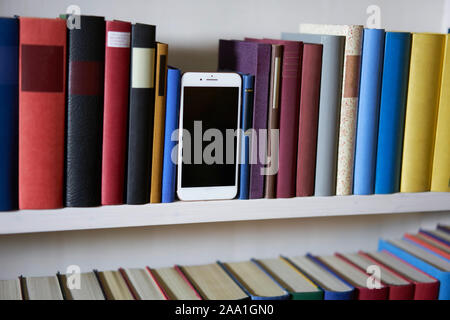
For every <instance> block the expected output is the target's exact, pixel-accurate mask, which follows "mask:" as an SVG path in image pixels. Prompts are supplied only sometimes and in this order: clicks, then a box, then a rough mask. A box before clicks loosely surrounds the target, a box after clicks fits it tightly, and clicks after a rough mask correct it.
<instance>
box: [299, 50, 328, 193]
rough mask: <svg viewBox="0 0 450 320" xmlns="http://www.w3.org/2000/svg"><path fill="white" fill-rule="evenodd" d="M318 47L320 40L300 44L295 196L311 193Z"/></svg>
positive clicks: (320, 54)
mask: <svg viewBox="0 0 450 320" xmlns="http://www.w3.org/2000/svg"><path fill="white" fill-rule="evenodd" d="M322 49H323V46H322V45H321V44H304V45H303V62H302V80H301V83H302V87H301V96H300V119H299V129H298V152H297V187H296V190H297V192H296V194H297V197H304V196H312V195H313V194H314V181H315V173H316V147H317V125H318V120H319V98H320V80H321V73H322Z"/></svg>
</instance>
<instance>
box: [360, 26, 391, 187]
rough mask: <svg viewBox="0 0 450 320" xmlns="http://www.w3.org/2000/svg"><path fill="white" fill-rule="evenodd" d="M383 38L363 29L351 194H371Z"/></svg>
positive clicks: (379, 34)
mask: <svg viewBox="0 0 450 320" xmlns="http://www.w3.org/2000/svg"><path fill="white" fill-rule="evenodd" d="M384 35H385V32H384V30H382V29H364V35H363V45H362V57H361V79H360V81H361V82H360V89H359V90H360V91H359V105H358V122H357V129H356V146H355V167H354V181H353V194H373V193H374V187H375V165H376V158H377V138H378V114H379V109H380V95H381V78H382V74H383V55H384Z"/></svg>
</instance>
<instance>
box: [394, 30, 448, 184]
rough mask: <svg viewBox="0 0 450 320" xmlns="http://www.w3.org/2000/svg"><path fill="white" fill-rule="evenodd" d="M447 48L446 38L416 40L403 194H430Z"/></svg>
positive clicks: (427, 36)
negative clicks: (442, 73)
mask: <svg viewBox="0 0 450 320" xmlns="http://www.w3.org/2000/svg"><path fill="white" fill-rule="evenodd" d="M444 46H445V35H438V34H414V35H413V37H412V46H411V66H410V74H409V84H408V98H407V104H406V117H405V133H404V143H403V160H402V173H401V182H400V191H401V192H424V191H430V184H431V171H432V161H433V149H434V140H435V132H436V131H435V129H436V116H437V109H438V104H439V92H440V86H441V71H442V61H443V52H444Z"/></svg>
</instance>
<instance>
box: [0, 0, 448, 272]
mask: <svg viewBox="0 0 450 320" xmlns="http://www.w3.org/2000/svg"><path fill="white" fill-rule="evenodd" d="M343 3H345V5H343ZM449 3H450V0H439V1H433V2H430V1H428V2H426V1H410V0H398V1H395V2H393V1H391V2H386V1H382V0H364V1H361V0H347V1H345V2H342V1H333V0H318V1H314V2H311V1H309V0H296V1H293V0H277V1H275V0H273V1H257V0H245V1H240V0H229V1H226V2H224V1H211V0H196V1H190V2H188V1H183V0H171V1H162V0H152V1H144V0H133V1H132V2H124V1H123V0H98V1H89V0H78V1H76V2H72V1H57V0H47V1H40V2H36V1H35V0H21V1H14V0H2V1H1V2H0V12H1V14H2V16H12V15H15V14H17V15H21V16H39V17H56V16H58V15H59V14H61V13H64V12H65V10H66V8H67V7H68V6H69V5H71V4H76V5H78V6H79V7H80V9H81V12H82V14H89V15H100V16H105V17H106V18H107V19H121V20H128V21H132V22H142V23H151V24H156V25H157V38H158V40H159V41H162V42H166V43H169V46H170V47H169V63H170V64H171V65H175V66H178V67H180V68H182V69H183V71H211V70H214V69H215V68H216V66H217V41H218V39H219V38H243V37H245V36H248V37H257V38H259V37H269V38H277V37H279V36H280V32H282V31H285V32H297V31H298V25H299V23H300V22H315V23H331V24H365V23H366V19H367V14H366V8H367V7H368V6H369V5H372V4H375V5H378V6H380V7H381V18H382V26H383V27H385V28H386V29H390V30H409V31H429V32H443V31H444V30H446V29H445V28H446V27H445V26H446V25H447V26H448V24H447V22H445V21H446V20H445V19H447V21H448V15H447V18H443V19H441V18H442V16H443V13H445V12H448V10H447V11H446V10H445V9H444V4H446V5H447V8H448V6H449ZM192 17H194V18H192ZM449 212H450V195H449V194H441V193H417V194H393V195H373V196H346V197H319V198H314V197H308V198H293V199H276V200H265V199H262V200H247V201H239V200H231V201H209V202H185V203H181V202H176V203H171V204H149V205H142V206H127V205H123V206H105V207H98V208H79V209H78V208H64V209H58V210H44V211H16V212H0V279H12V278H14V277H17V276H18V275H20V274H24V275H35V276H39V275H50V274H54V273H55V272H56V271H57V270H59V271H61V272H64V270H66V268H67V267H68V266H69V265H78V266H80V267H81V270H82V271H88V270H92V269H93V268H97V269H99V270H110V269H116V268H118V267H143V266H145V265H150V266H152V267H163V266H170V265H173V264H175V263H177V264H202V263H210V262H212V261H215V260H217V259H221V260H223V261H239V260H246V259H249V258H250V257H257V258H264V257H275V256H277V255H278V254H285V255H299V254H304V253H306V252H313V253H315V254H329V253H332V252H333V251H334V250H339V251H341V252H352V251H353V252H354V251H356V250H359V249H365V250H375V249H376V246H377V240H378V238H379V237H385V238H396V237H400V236H401V235H402V234H403V233H404V232H408V231H415V230H417V229H418V228H419V227H427V228H434V226H435V225H436V223H438V222H442V223H447V224H450V213H449Z"/></svg>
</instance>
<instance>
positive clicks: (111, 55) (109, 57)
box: [102, 21, 131, 205]
mask: <svg viewBox="0 0 450 320" xmlns="http://www.w3.org/2000/svg"><path fill="white" fill-rule="evenodd" d="M130 32H131V23H129V22H122V21H107V22H106V50H105V102H104V111H103V112H104V113H103V163H102V204H103V205H109V204H122V203H123V194H124V181H125V156H126V144H127V118H128V93H129V87H130Z"/></svg>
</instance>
